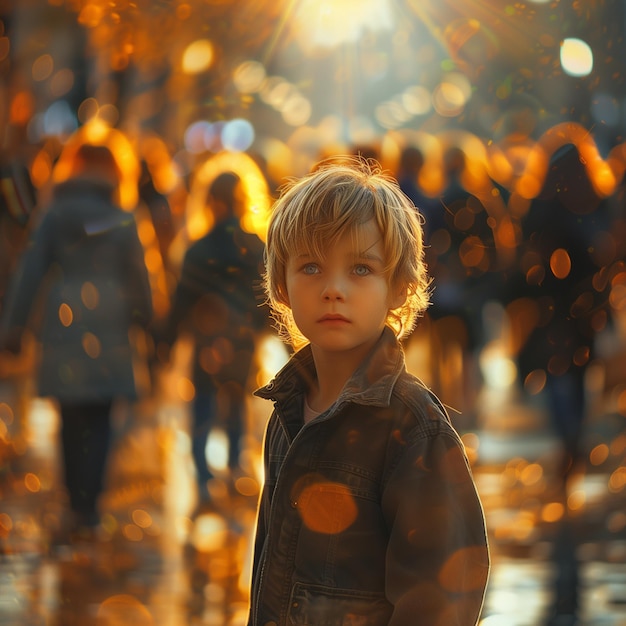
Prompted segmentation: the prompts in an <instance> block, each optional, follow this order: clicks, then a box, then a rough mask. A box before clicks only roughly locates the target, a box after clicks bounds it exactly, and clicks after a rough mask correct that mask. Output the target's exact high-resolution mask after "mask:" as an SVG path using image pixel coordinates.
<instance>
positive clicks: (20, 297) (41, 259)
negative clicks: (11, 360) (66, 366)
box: [0, 213, 56, 352]
mask: <svg viewBox="0 0 626 626" xmlns="http://www.w3.org/2000/svg"><path fill="white" fill-rule="evenodd" d="M55 233H56V221H55V219H54V216H53V215H52V214H50V213H47V214H46V215H44V217H43V219H42V221H41V223H40V224H39V225H38V226H37V227H36V228H35V230H34V231H33V232H32V233H31V235H30V237H29V239H28V242H27V245H26V247H25V249H24V251H23V252H22V255H21V257H20V260H19V263H18V266H17V268H16V271H15V273H14V274H13V276H12V278H11V281H10V283H9V287H8V291H7V294H6V299H5V301H4V307H3V310H2V321H1V324H0V348H3V347H6V348H7V349H10V350H11V351H13V352H17V351H19V344H20V341H21V337H22V333H23V331H24V328H25V327H26V325H27V322H28V318H29V316H30V314H31V310H32V307H33V303H34V301H35V298H36V296H37V293H38V291H39V288H40V287H41V285H42V282H43V280H44V277H45V276H46V273H47V271H48V270H49V268H50V263H51V257H50V245H49V243H50V241H53V240H54V237H55Z"/></svg>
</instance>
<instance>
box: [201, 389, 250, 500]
mask: <svg viewBox="0 0 626 626" xmlns="http://www.w3.org/2000/svg"><path fill="white" fill-rule="evenodd" d="M245 400H246V398H245V389H244V386H243V385H242V384H241V383H240V382H235V381H228V382H225V383H222V384H221V385H219V386H218V385H215V386H213V385H212V386H211V387H210V388H209V387H208V386H206V385H205V386H204V387H203V388H202V389H200V390H198V392H197V393H196V396H195V398H194V401H193V427H192V428H193V430H192V442H191V449H192V454H193V460H194V464H195V466H196V472H197V480H198V487H199V489H200V498H201V499H204V498H206V497H207V494H206V483H207V481H208V480H210V479H211V478H212V477H213V476H212V473H211V470H210V469H209V467H208V463H207V458H206V453H205V450H206V444H207V438H208V436H209V434H210V432H211V430H212V429H213V428H216V427H219V428H223V429H224V432H225V433H226V436H227V438H228V467H229V468H230V469H231V470H232V469H236V468H237V467H239V455H240V452H241V438H242V436H243V433H244V430H245Z"/></svg>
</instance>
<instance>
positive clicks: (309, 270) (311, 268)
mask: <svg viewBox="0 0 626 626" xmlns="http://www.w3.org/2000/svg"><path fill="white" fill-rule="evenodd" d="M302 272H303V273H304V274H308V275H311V274H318V273H319V268H318V267H317V265H316V264H315V263H307V264H306V265H305V266H304V267H303V268H302Z"/></svg>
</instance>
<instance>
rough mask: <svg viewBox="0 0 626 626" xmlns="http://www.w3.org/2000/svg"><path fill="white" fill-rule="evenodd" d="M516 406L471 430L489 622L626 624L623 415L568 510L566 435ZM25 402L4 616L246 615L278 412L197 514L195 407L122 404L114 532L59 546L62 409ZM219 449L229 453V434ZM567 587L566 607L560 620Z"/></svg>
mask: <svg viewBox="0 0 626 626" xmlns="http://www.w3.org/2000/svg"><path fill="white" fill-rule="evenodd" d="M508 402H509V405H508V406H507V408H506V411H507V416H508V421H507V422H506V426H505V425H504V424H503V423H502V421H498V422H497V423H495V422H492V421H490V418H489V415H486V416H485V417H484V418H482V419H481V421H480V423H479V424H478V426H477V427H476V428H473V429H467V430H466V432H465V434H464V441H465V443H466V447H467V449H468V453H469V455H470V458H471V459H472V462H473V463H474V471H475V475H476V480H477V483H478V486H479V490H480V492H481V496H482V499H483V503H484V506H485V509H486V514H487V521H488V527H489V534H490V537H491V546H492V553H493V554H492V556H493V571H492V575H491V579H490V584H489V589H488V594H487V598H486V603H485V608H484V613H483V620H482V625H483V626H501V625H502V626H505V625H506V626H535V625H543V624H545V625H548V624H550V625H551V626H554V625H560V626H565V625H571V624H581V625H584V626H625V625H626V506H625V505H626V488H625V485H626V464H625V457H626V429H625V428H624V424H623V418H621V417H619V418H618V417H616V416H615V415H607V416H605V417H602V418H597V419H595V420H594V421H593V422H592V424H591V427H590V429H589V433H588V434H587V440H588V442H587V443H588V445H587V447H588V449H589V450H590V456H589V462H588V463H587V465H586V467H585V468H584V471H581V472H580V473H578V474H576V475H575V476H574V478H573V479H572V483H571V484H570V485H569V489H568V495H567V502H566V506H563V504H562V501H563V494H559V493H558V492H557V491H556V488H555V487H554V486H553V485H554V484H555V483H554V481H553V480H552V475H551V473H552V472H553V470H554V459H555V450H556V448H555V442H554V441H553V440H552V439H550V437H548V436H547V435H546V434H545V432H544V430H543V428H542V422H541V419H540V418H538V416H537V411H536V410H535V409H534V408H533V407H527V406H520V405H518V404H517V403H516V402H515V401H512V400H510V399H509V400H508ZM15 405H16V403H15V402H14V399H12V397H11V389H10V388H8V387H7V388H6V393H4V394H3V395H2V397H0V416H1V417H2V428H3V429H4V430H3V432H1V433H0V442H1V443H0V445H1V448H0V455H1V459H2V464H1V475H0V490H1V491H0V495H1V505H0V506H1V508H0V623H2V625H3V626H18V625H19V626H40V625H41V626H49V625H52V626H73V625H80V626H90V625H94V626H96V625H97V626H126V625H129V626H130V625H132V626H143V625H146V626H182V625H183V624H184V625H195V624H197V625H203V626H238V625H243V624H245V623H246V619H247V584H248V577H249V568H250V548H251V543H250V542H251V537H252V529H253V525H254V519H255V507H256V502H257V497H258V489H259V481H258V461H259V458H260V457H259V454H260V441H261V436H262V431H263V425H264V420H265V419H266V414H265V411H266V408H267V407H265V406H262V407H261V408H260V409H259V410H258V411H257V407H256V406H252V407H251V408H252V411H251V413H252V420H253V426H252V427H251V428H250V441H249V446H248V448H249V450H248V460H249V469H250V471H249V472H248V474H247V475H246V474H243V473H242V474H241V475H239V476H237V477H229V476H228V475H226V474H223V473H222V474H220V472H219V471H218V472H217V476H218V479H217V480H216V481H215V482H214V484H213V486H212V495H213V501H214V506H213V508H211V509H209V510H206V511H203V512H202V514H200V515H197V516H195V515H194V507H195V493H194V491H193V487H192V485H193V477H192V471H193V470H192V463H191V458H190V453H189V439H188V436H187V431H188V428H187V426H188V424H187V420H188V415H187V411H186V408H185V405H184V404H182V403H181V404H176V403H170V404H167V403H165V404H157V403H155V402H154V401H151V402H145V403H142V404H139V405H137V406H135V407H126V408H122V409H120V414H119V417H118V418H117V420H116V427H117V431H116V432H117V440H116V445H115V450H114V454H113V457H112V459H111V463H110V468H109V474H108V483H107V484H108V487H107V492H106V495H105V498H104V501H103V503H102V509H103V511H104V515H103V520H102V529H101V530H100V531H99V533H98V534H97V536H91V537H74V539H73V541H72V543H71V544H68V545H64V544H63V543H62V542H57V541H56V539H57V534H58V531H59V529H60V528H61V520H62V519H63V514H64V511H65V504H64V494H63V492H62V490H61V489H60V487H59V472H60V468H59V465H58V463H59V457H58V452H57V445H58V444H57V426H58V421H57V417H56V413H55V411H54V407H53V406H52V405H50V404H49V403H47V402H46V401H43V400H33V401H32V402H31V403H30V405H28V407H26V408H25V409H24V411H23V416H22V417H21V418H20V417H19V415H18V414H17V413H16V415H13V413H12V410H13V409H12V408H11V407H12V406H15ZM498 410H499V411H502V410H504V409H503V407H499V408H498ZM211 445H214V446H216V452H215V456H216V457H219V445H220V442H219V439H218V440H216V441H214V442H213V443H212V444H211ZM567 512H569V513H567ZM57 544H58V545H57ZM556 588H560V589H562V590H563V593H562V594H561V614H560V615H559V616H558V618H555V619H553V620H552V621H548V619H547V617H546V616H547V614H548V613H549V609H550V607H551V606H552V604H553V597H554V594H553V591H554V589H556ZM576 590H577V592H578V593H577V594H576V593H575V592H576ZM574 614H577V615H578V618H577V619H578V621H576V620H575V619H574V617H573V615H574ZM568 615H569V617H568Z"/></svg>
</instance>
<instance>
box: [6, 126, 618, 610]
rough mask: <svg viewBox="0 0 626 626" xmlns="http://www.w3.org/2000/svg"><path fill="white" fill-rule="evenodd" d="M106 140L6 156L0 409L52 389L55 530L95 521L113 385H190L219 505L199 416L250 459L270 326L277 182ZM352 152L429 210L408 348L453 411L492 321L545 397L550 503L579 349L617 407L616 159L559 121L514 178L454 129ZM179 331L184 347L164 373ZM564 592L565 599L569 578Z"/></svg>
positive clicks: (474, 376)
mask: <svg viewBox="0 0 626 626" xmlns="http://www.w3.org/2000/svg"><path fill="white" fill-rule="evenodd" d="M110 137H111V136H109V139H110ZM118 139H119V138H118ZM119 146H120V141H117V142H114V141H109V142H108V143H107V141H104V140H102V141H90V140H89V137H88V136H86V135H79V136H77V138H76V140H75V141H73V142H72V141H70V142H68V144H67V146H65V147H64V149H63V150H62V151H61V152H60V153H59V154H58V155H56V160H55V161H54V163H51V164H50V175H49V177H48V179H47V180H46V181H45V183H44V184H41V183H40V180H41V177H40V176H39V175H38V174H37V175H34V174H33V168H34V167H35V166H36V163H34V162H30V163H16V162H7V163H5V166H4V167H3V169H2V181H1V188H0V199H1V204H0V211H1V214H0V255H1V256H0V264H1V267H0V324H1V326H0V329H1V334H0V342H1V343H0V374H1V376H2V386H3V387H2V390H3V396H4V397H3V398H0V401H3V400H6V403H5V404H4V405H3V406H4V407H5V410H4V411H3V412H2V414H0V419H5V418H4V417H3V416H5V415H7V414H10V416H11V417H10V420H11V422H12V423H13V424H18V425H19V424H25V423H26V414H27V412H28V410H29V409H28V406H29V401H30V400H32V399H33V398H36V397H49V398H52V399H54V402H55V406H56V408H57V410H58V414H59V418H60V420H61V431H60V447H61V450H62V458H63V465H64V474H63V475H64V486H65V488H66V490H67V494H68V500H67V511H66V514H65V516H64V518H63V523H62V524H60V525H59V526H58V527H57V528H55V529H54V533H53V535H54V536H52V537H51V542H52V543H57V544H62V543H64V542H65V543H67V542H70V543H71V542H72V541H74V540H76V537H85V536H93V537H97V535H98V532H99V525H100V522H101V511H100V508H99V498H100V496H101V494H102V491H103V489H104V480H105V476H106V465H107V460H108V459H109V456H110V450H111V442H112V438H113V436H114V425H113V415H114V411H115V407H117V406H118V405H119V404H122V405H124V406H126V407H131V408H130V413H131V415H132V407H133V406H135V405H136V404H138V403H141V402H146V401H153V402H156V403H158V402H160V401H163V402H165V401H167V400H168V398H169V399H171V396H175V398H176V400H177V401H179V402H184V403H187V404H188V406H189V410H190V415H191V419H190V426H189V435H190V440H191V449H192V458H193V462H194V472H193V473H194V476H195V477H196V484H195V492H196V501H197V504H196V505H195V508H194V510H193V511H192V513H191V515H192V519H193V518H194V516H198V515H201V514H202V513H203V512H206V511H210V510H212V508H213V507H215V506H216V504H215V495H216V491H215V480H214V479H215V475H214V469H213V468H212V463H211V459H210V453H209V457H207V449H208V448H207V441H208V438H209V435H210V433H211V432H212V431H215V430H216V429H218V430H220V431H222V432H223V433H224V434H225V436H226V439H227V445H226V448H227V460H226V463H225V470H224V472H225V475H226V476H227V478H228V481H230V483H231V484H234V482H235V481H236V480H237V479H238V478H240V477H242V476H244V477H245V476H251V477H255V473H256V472H258V468H257V467H256V466H255V459H254V457H253V456H252V455H251V454H250V450H249V446H250V441H251V440H252V442H253V445H254V446H257V447H258V446H259V445H260V441H259V440H258V436H257V437H256V439H255V438H254V437H252V439H251V437H250V431H251V430H253V431H254V433H255V434H258V432H260V431H262V425H261V426H259V425H256V426H251V425H250V418H249V416H248V415H247V414H246V411H247V406H248V401H247V398H248V395H249V392H250V391H251V390H252V389H253V388H254V387H256V386H258V384H259V382H260V378H259V377H260V371H261V370H262V369H263V367H264V364H263V362H262V358H263V357H262V353H261V349H260V346H261V343H262V340H263V339H264V338H266V337H268V336H272V335H273V333H274V331H273V326H272V320H271V319H270V318H269V315H268V312H267V309H266V307H265V305H264V294H263V289H262V277H263V239H264V225H265V220H266V218H267V215H268V212H269V211H270V209H271V204H272V200H273V198H274V197H276V193H277V190H278V188H279V187H280V185H281V183H282V181H281V180H276V179H274V178H273V177H272V176H271V175H270V174H269V173H268V171H267V168H266V167H264V163H263V160H262V159H261V158H260V157H258V156H256V155H253V154H246V153H239V154H236V153H217V154H210V155H207V156H206V158H203V159H202V160H199V161H198V163H196V164H195V166H194V167H193V168H192V169H191V172H190V173H189V175H188V176H182V175H181V176H179V175H177V174H176V171H175V167H174V165H173V162H172V161H171V160H169V161H168V160H167V159H162V158H158V159H157V158H155V157H154V154H152V153H149V152H148V153H146V154H144V155H141V154H133V153H132V150H131V151H129V150H128V149H127V148H125V147H122V148H120V147H119ZM348 151H349V152H350V153H352V154H359V155H361V156H362V157H363V158H375V159H378V160H380V161H381V162H383V165H384V166H385V167H386V169H387V171H388V172H389V173H390V175H392V176H394V177H395V178H397V180H398V181H399V183H400V185H401V188H402V189H403V191H404V192H405V193H406V195H407V196H408V197H409V198H411V200H412V201H413V202H414V204H415V205H416V207H417V208H418V209H419V211H420V213H421V215H422V216H423V225H424V232H425V238H426V244H427V249H426V261H427V264H428V268H429V271H430V274H431V276H432V281H433V282H432V297H431V300H432V304H431V306H430V308H429V310H428V313H427V315H426V317H425V318H424V319H423V320H421V321H420V323H419V326H418V327H417V329H416V331H415V332H414V334H413V335H412V336H411V338H410V339H409V340H408V341H407V344H406V346H405V349H406V351H407V353H408V354H413V359H410V360H409V361H410V362H411V363H419V367H416V371H415V372H414V373H415V374H416V375H418V376H419V377H420V378H422V379H423V380H424V382H425V383H426V384H427V385H428V386H430V387H432V388H433V390H434V391H435V392H436V393H437V395H438V396H439V397H441V398H442V400H443V401H444V402H445V403H446V405H448V406H449V407H451V408H452V409H453V411H454V416H453V421H455V424H456V425H457V427H458V428H459V430H460V431H462V432H471V431H474V430H477V429H480V428H484V427H485V426H488V425H486V424H485V423H483V422H481V415H480V406H479V403H478V396H479V393H480V390H481V388H482V387H483V386H484V385H485V384H486V382H487V381H486V377H488V376H489V372H488V370H487V368H486V367H485V363H484V361H483V358H484V355H485V351H486V349H487V348H488V347H489V346H490V345H491V344H492V343H493V342H494V341H495V340H497V341H498V345H499V346H500V348H501V349H502V350H503V351H504V353H505V356H506V357H507V359H508V361H507V362H509V363H512V364H514V369H513V371H514V374H513V375H512V378H511V376H510V375H509V378H507V381H505V382H508V383H509V384H512V386H513V387H514V388H515V389H516V392H517V393H519V394H520V395H521V396H522V397H527V398H533V397H538V396H541V397H542V398H544V399H545V403H546V407H547V411H548V415H549V419H550V422H549V424H548V427H549V428H550V429H551V430H552V432H553V434H554V435H555V436H556V437H557V438H558V441H559V442H560V455H561V458H560V459H559V461H558V464H557V465H558V480H557V481H556V484H555V489H557V490H559V492H560V493H561V494H562V495H561V497H562V499H563V502H566V501H567V489H568V481H569V480H570V478H571V476H572V473H573V472H575V471H576V470H577V468H580V466H581V465H584V464H585V463H586V462H587V458H586V454H587V452H588V451H586V450H585V449H584V446H583V441H582V433H583V429H584V420H585V417H586V416H587V415H588V411H589V398H588V388H589V385H590V383H589V381H588V378H589V372H590V368H592V367H594V366H595V370H594V373H595V374H596V375H597V372H598V371H601V372H602V377H601V378H602V381H601V385H602V386H603V390H604V392H605V393H606V394H607V395H610V393H609V392H610V390H612V389H613V390H615V392H614V393H613V396H612V397H613V398H614V401H615V410H616V411H617V412H619V413H621V414H623V411H624V410H626V401H625V398H626V395H624V394H625V393H626V391H623V390H622V387H623V385H624V381H623V380H619V379H617V378H616V377H615V370H614V369H612V368H611V365H610V359H612V358H616V359H619V356H620V354H619V353H620V346H619V341H617V342H615V341H613V342H611V341H610V342H609V343H610V344H611V345H610V349H608V350H607V348H606V341H605V342H604V343H602V341H600V339H604V338H606V337H610V338H618V340H619V339H621V338H622V336H623V331H624V328H623V320H622V317H623V315H622V311H623V308H624V293H625V292H624V285H626V268H625V265H624V260H625V257H626V249H625V247H626V238H625V237H624V236H623V234H624V231H625V228H626V215H625V211H624V209H625V198H624V191H625V189H624V184H623V180H621V176H623V170H624V165H623V164H621V165H619V167H614V169H613V170H612V171H613V173H614V174H615V180H616V182H615V184H614V185H612V187H611V188H610V190H609V192H607V191H606V189H605V188H602V187H601V185H599V184H598V182H597V176H596V174H595V173H594V170H592V169H590V165H589V163H588V162H587V161H586V159H585V157H584V155H583V154H582V150H581V148H580V146H577V145H575V142H574V141H571V142H563V143H562V145H560V146H558V147H557V148H556V149H554V150H552V151H550V152H545V153H544V157H545V158H544V161H543V162H542V163H543V167H542V168H541V167H537V166H536V164H535V165H533V167H531V166H530V165H527V166H526V168H525V169H523V168H522V169H523V171H521V172H520V173H519V175H518V176H517V177H515V178H514V177H512V176H511V177H509V179H508V181H507V180H505V179H506V177H503V176H497V177H496V176H492V175H490V174H491V172H490V171H489V169H488V168H486V167H485V160H484V157H483V156H482V155H481V156H480V158H479V157H478V156H477V154H476V153H475V152H474V151H472V149H471V148H470V147H468V146H462V145H457V144H451V145H449V146H439V149H438V150H437V151H435V152H434V153H433V152H431V151H429V150H427V149H426V148H425V147H423V146H420V145H418V144H417V143H415V144H408V143H407V144H406V145H400V146H398V149H397V151H396V153H395V154H394V155H392V157H391V158H390V157H389V155H383V154H381V152H380V150H379V148H378V147H377V146H351V147H350V148H349V150H348ZM326 156H328V155H326V154H319V155H316V158H321V157H326ZM316 158H312V159H311V162H310V164H309V167H310V168H312V167H314V166H315V161H316ZM337 158H341V155H337ZM533 163H534V162H533ZM531 174H532V176H531ZM503 180H504V182H503ZM34 181H36V182H37V183H38V184H37V185H36V184H35V182H34ZM507 182H508V183H510V184H505V183H507ZM494 307H496V308H497V310H499V311H500V312H501V318H500V323H499V324H495V323H494V317H493V311H494ZM502 320H504V321H502ZM181 344H182V345H190V346H191V349H190V356H189V357H188V358H187V359H186V361H184V366H183V375H182V377H181V378H180V379H177V380H176V383H175V385H174V386H173V387H171V386H169V383H170V381H171V372H172V368H174V367H175V366H176V365H175V363H177V361H176V359H177V356H176V355H177V346H178V347H180V345H181ZM178 353H180V349H179V350H178ZM599 363H600V364H601V366H600V367H598V364H599ZM269 367H271V365H270V366H269ZM507 371H508V370H507ZM270 373H273V372H270ZM499 375H500V376H501V377H505V376H507V373H506V371H504V370H503V371H500V372H499ZM168 394H169V396H168ZM501 419H502V420H506V415H502V416H501ZM8 426H9V424H8V423H7V424H4V425H2V424H0V461H2V463H3V464H4V463H7V462H10V460H11V458H13V457H15V456H16V455H19V454H20V448H19V446H17V445H16V440H17V437H16V429H15V426H13V427H12V429H9V428H8ZM17 431H19V426H18V428H17ZM257 478H258V477H257ZM566 509H567V507H565V510H566ZM561 600H562V601H563V602H566V601H567V602H569V603H570V605H572V606H568V607H565V609H564V610H569V611H574V609H575V604H576V598H569V600H568V599H567V598H565V599H563V598H561Z"/></svg>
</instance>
